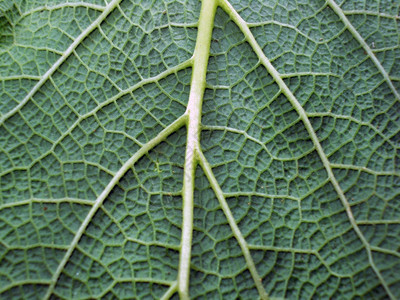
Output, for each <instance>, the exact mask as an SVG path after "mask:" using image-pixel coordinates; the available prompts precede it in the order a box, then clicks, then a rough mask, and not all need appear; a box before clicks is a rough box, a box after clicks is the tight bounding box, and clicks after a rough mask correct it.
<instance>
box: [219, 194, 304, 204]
mask: <svg viewBox="0 0 400 300" xmlns="http://www.w3.org/2000/svg"><path fill="white" fill-rule="evenodd" d="M224 197H225V198H233V197H260V198H270V199H287V200H293V201H297V202H298V201H301V199H300V198H297V197H293V196H289V195H275V194H266V193H257V192H232V193H224Z"/></svg>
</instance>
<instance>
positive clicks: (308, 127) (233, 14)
mask: <svg viewBox="0 0 400 300" xmlns="http://www.w3.org/2000/svg"><path fill="white" fill-rule="evenodd" d="M219 1H220V5H221V7H222V8H223V9H224V11H225V12H226V13H227V14H228V15H229V16H230V18H231V19H232V20H233V21H234V22H235V23H236V25H237V26H238V27H239V28H240V30H241V31H242V32H243V34H244V35H245V37H246V40H247V41H248V43H249V44H250V46H251V47H252V48H253V51H254V52H255V53H256V55H257V57H258V58H259V60H260V61H261V63H262V64H263V65H264V66H265V68H266V70H267V71H268V72H269V74H270V75H271V76H272V77H273V78H274V79H275V81H276V83H277V84H278V85H279V87H280V88H281V90H282V93H283V94H284V95H285V96H286V97H287V99H288V100H289V101H290V103H291V104H292V105H293V107H294V109H295V110H296V111H297V112H298V114H299V117H300V119H301V120H302V121H303V123H304V126H305V128H306V130H307V132H308V134H309V135H310V138H311V140H312V142H313V143H314V146H315V148H316V150H317V152H318V155H319V157H320V159H321V161H322V163H323V165H324V167H325V170H326V172H327V173H328V177H329V180H330V181H331V183H332V185H333V187H334V189H335V191H336V193H337V194H338V196H339V199H340V200H341V202H342V204H343V206H344V208H345V210H346V213H347V216H348V219H349V221H350V223H351V225H352V227H353V230H354V231H355V233H356V234H357V236H358V237H359V239H360V240H361V242H362V244H363V245H364V247H365V250H366V252H367V255H368V259H369V263H370V265H371V268H372V269H373V270H374V272H375V274H376V276H377V277H378V279H379V281H380V282H381V284H382V286H383V287H384V289H385V291H386V292H387V294H388V296H389V297H390V298H391V299H395V297H394V295H393V293H392V291H391V290H390V288H389V285H388V284H387V282H386V281H385V279H384V278H383V276H382V274H381V272H380V270H379V269H378V267H377V266H376V264H375V262H374V259H373V256H372V251H371V246H370V244H369V243H368V241H367V239H366V238H365V236H364V234H363V233H362V231H361V230H360V228H359V227H358V225H357V222H356V221H355V218H354V215H353V212H352V210H351V206H350V204H349V202H348V200H347V198H346V196H345V195H344V192H343V190H342V188H341V187H340V185H339V182H338V181H337V179H336V177H335V175H334V174H333V171H332V168H331V166H330V162H329V160H328V158H327V156H326V154H325V152H324V150H323V148H322V146H321V144H320V142H319V139H318V137H317V135H316V133H315V131H314V128H313V127H312V125H311V122H310V120H309V119H308V117H307V114H306V112H305V110H304V108H303V107H302V106H301V104H300V103H299V101H298V100H297V98H296V97H295V96H294V95H293V93H292V92H291V90H290V89H289V88H288V87H287V85H286V84H285V82H284V81H283V79H282V78H281V76H280V74H279V72H278V71H277V70H276V69H275V67H274V66H273V65H272V64H271V62H270V61H269V59H268V58H267V57H266V56H265V54H264V52H263V51H262V49H261V47H260V46H259V45H258V43H257V41H256V39H255V38H254V36H253V34H252V32H251V31H250V28H249V27H248V26H247V23H246V22H245V21H244V20H243V19H242V17H241V16H240V15H239V14H238V13H237V12H236V10H235V9H234V8H233V7H232V5H231V4H230V3H229V2H228V1H227V0H219ZM328 1H329V3H332V2H333V1H331V0H328ZM339 11H340V13H342V12H341V10H340V9H339ZM342 14H343V13H342ZM346 20H347V19H346ZM350 26H351V24H350ZM353 29H354V27H353ZM354 31H355V29H354ZM356 33H357V32H356ZM357 34H358V33H357ZM364 44H365V42H364ZM365 46H367V47H368V45H365ZM368 49H369V47H368ZM369 51H370V52H371V50H370V49H369ZM373 57H374V56H373ZM375 59H376V58H375ZM378 63H379V61H378ZM382 70H383V68H382ZM383 71H384V70H383ZM385 74H386V72H385ZM386 75H387V74H386ZM390 83H391V82H390ZM392 86H393V85H392ZM394 92H396V93H397V91H396V90H394ZM396 95H397V94H396ZM397 96H398V95H397Z"/></svg>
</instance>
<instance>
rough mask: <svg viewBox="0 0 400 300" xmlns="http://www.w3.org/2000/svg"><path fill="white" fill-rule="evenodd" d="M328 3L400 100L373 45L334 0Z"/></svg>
mask: <svg viewBox="0 0 400 300" xmlns="http://www.w3.org/2000/svg"><path fill="white" fill-rule="evenodd" d="M327 3H328V5H329V6H330V7H331V8H332V10H333V11H334V12H335V13H336V14H337V15H338V16H339V18H340V19H341V20H342V22H343V23H344V25H345V26H346V28H347V30H348V31H350V33H351V34H352V35H353V37H354V38H355V39H356V40H357V41H358V42H359V43H360V45H361V46H362V47H363V48H364V50H365V52H367V53H368V56H369V57H370V58H371V60H372V61H373V62H374V64H375V66H376V67H377V68H378V70H379V72H380V73H381V74H382V76H383V77H384V78H385V81H386V83H387V84H388V85H389V87H390V89H391V90H392V92H393V94H394V95H395V97H396V98H397V99H398V100H400V94H399V92H398V91H397V90H396V88H395V86H394V85H393V82H392V81H391V80H390V77H389V74H388V73H387V72H386V70H385V68H384V67H383V66H382V64H381V62H380V61H379V60H378V58H377V57H376V56H375V54H374V53H373V51H372V49H371V47H370V46H369V45H368V44H367V42H366V41H365V40H364V38H363V37H362V36H361V35H360V34H359V33H358V31H357V30H356V29H355V28H354V26H353V24H351V22H350V21H349V19H348V18H347V17H346V15H345V14H344V13H343V10H342V9H341V8H340V6H338V5H337V4H336V3H335V1H334V0H327Z"/></svg>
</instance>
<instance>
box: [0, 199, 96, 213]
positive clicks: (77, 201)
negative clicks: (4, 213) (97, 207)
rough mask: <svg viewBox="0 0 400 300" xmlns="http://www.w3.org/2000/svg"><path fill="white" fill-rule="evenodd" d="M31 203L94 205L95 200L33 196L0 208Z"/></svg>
mask: <svg viewBox="0 0 400 300" xmlns="http://www.w3.org/2000/svg"><path fill="white" fill-rule="evenodd" d="M31 203H43V204H46V203H49V204H59V203H75V204H82V205H93V203H94V200H86V199H77V198H54V199H53V198H49V199H42V198H32V199H27V200H22V201H18V202H11V203H5V204H3V205H0V210H2V209H5V208H10V207H17V206H22V205H28V204H31Z"/></svg>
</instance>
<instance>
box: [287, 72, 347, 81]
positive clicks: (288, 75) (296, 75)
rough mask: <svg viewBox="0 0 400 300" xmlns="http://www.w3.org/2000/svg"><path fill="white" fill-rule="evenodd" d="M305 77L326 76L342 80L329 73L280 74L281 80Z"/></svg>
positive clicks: (336, 75)
mask: <svg viewBox="0 0 400 300" xmlns="http://www.w3.org/2000/svg"><path fill="white" fill-rule="evenodd" d="M302 76H303V77H305V76H313V77H317V76H326V77H336V78H340V79H342V76H340V75H338V74H335V73H331V72H297V73H285V74H281V78H292V77H302Z"/></svg>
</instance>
